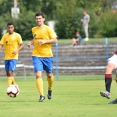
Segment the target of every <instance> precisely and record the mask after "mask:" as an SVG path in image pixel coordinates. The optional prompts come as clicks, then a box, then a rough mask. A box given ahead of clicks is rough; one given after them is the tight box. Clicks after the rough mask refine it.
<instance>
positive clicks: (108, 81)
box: [105, 74, 112, 93]
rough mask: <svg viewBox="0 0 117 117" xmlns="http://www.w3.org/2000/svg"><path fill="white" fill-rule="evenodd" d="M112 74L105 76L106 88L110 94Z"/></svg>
mask: <svg viewBox="0 0 117 117" xmlns="http://www.w3.org/2000/svg"><path fill="white" fill-rule="evenodd" d="M111 82H112V74H105V88H106V91H108V92H109V93H110V88H111Z"/></svg>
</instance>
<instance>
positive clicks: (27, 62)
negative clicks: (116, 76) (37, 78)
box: [0, 38, 117, 79]
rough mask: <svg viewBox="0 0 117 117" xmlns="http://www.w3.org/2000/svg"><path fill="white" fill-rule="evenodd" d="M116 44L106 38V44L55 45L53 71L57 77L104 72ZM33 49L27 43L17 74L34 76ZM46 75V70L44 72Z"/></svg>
mask: <svg viewBox="0 0 117 117" xmlns="http://www.w3.org/2000/svg"><path fill="white" fill-rule="evenodd" d="M116 48H117V46H116V44H109V43H108V38H105V43H104V44H88V45H85V44H84V45H79V46H71V45H69V44H64V45H59V44H58V43H56V44H55V45H53V48H52V49H53V54H54V67H53V73H54V75H56V79H58V78H59V76H60V75H64V77H71V76H72V77H73V76H75V77H78V75H91V74H92V75H93V74H98V75H99V74H104V71H105V66H106V65H107V60H108V58H109V57H110V56H112V55H113V53H114V51H115V50H116ZM32 49H33V48H28V47H27V46H26V45H25V48H24V49H23V50H22V51H21V52H20V54H19V61H18V65H17V69H16V71H15V75H17V76H21V75H24V78H25V79H26V78H27V76H28V77H29V76H34V72H33V65H32V58H31V54H32ZM0 55H1V57H0V69H1V72H0V76H4V75H5V71H4V60H3V56H4V54H3V51H0ZM43 74H44V75H45V72H44V73H43Z"/></svg>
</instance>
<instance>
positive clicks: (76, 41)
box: [72, 32, 82, 46]
mask: <svg viewBox="0 0 117 117" xmlns="http://www.w3.org/2000/svg"><path fill="white" fill-rule="evenodd" d="M72 45H73V46H75V45H82V37H81V36H80V34H79V32H76V36H75V37H74V38H72Z"/></svg>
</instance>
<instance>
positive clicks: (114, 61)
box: [100, 51, 117, 99]
mask: <svg viewBox="0 0 117 117" xmlns="http://www.w3.org/2000/svg"><path fill="white" fill-rule="evenodd" d="M116 68H117V51H116V52H115V53H114V55H113V56H112V57H110V58H109V59H108V65H107V66H106V71H105V88H106V90H105V91H101V92H100V95H101V96H102V97H106V98H107V99H110V98H111V94H110V89H111V83H112V72H113V70H114V69H116ZM115 81H116V83H117V74H116V78H115Z"/></svg>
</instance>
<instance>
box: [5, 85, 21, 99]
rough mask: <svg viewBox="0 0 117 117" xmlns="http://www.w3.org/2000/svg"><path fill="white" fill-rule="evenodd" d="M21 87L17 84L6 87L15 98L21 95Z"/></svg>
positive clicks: (7, 91) (9, 94) (10, 95)
mask: <svg viewBox="0 0 117 117" xmlns="http://www.w3.org/2000/svg"><path fill="white" fill-rule="evenodd" d="M19 92H20V90H19V88H18V86H17V85H10V86H8V87H7V89H6V93H7V95H8V96H9V97H12V98H15V97H17V96H18V95H19Z"/></svg>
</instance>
